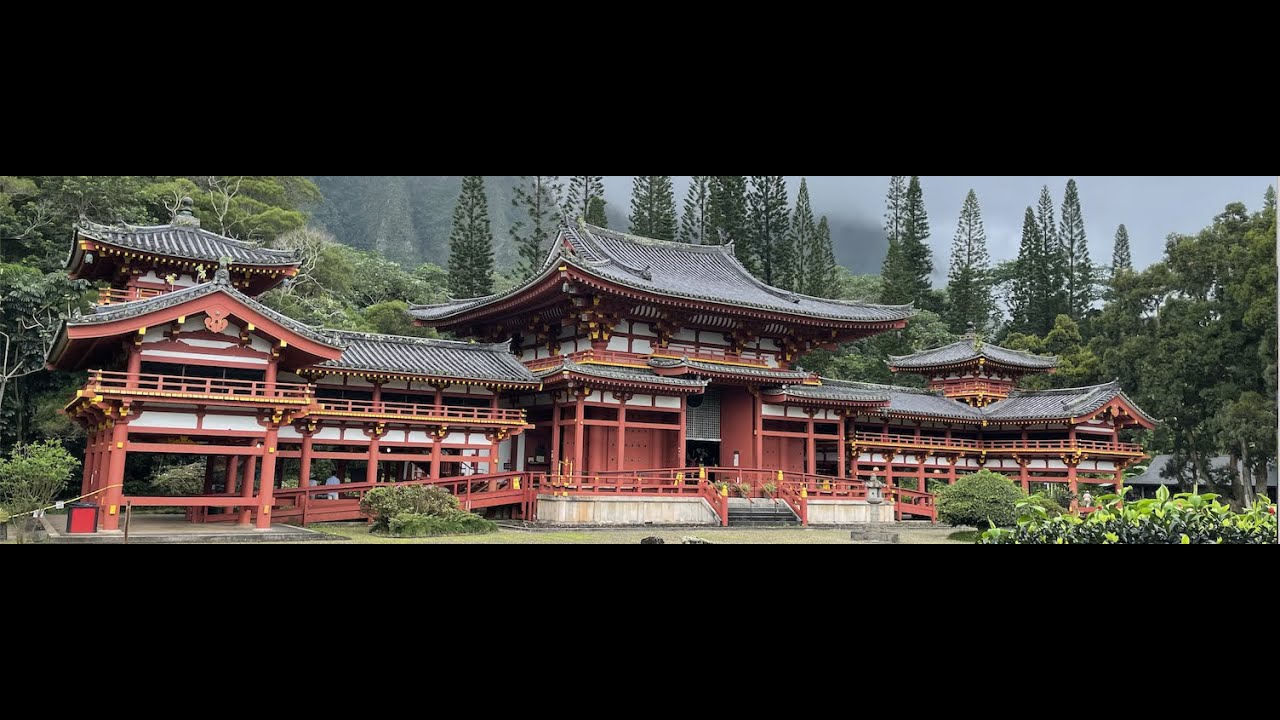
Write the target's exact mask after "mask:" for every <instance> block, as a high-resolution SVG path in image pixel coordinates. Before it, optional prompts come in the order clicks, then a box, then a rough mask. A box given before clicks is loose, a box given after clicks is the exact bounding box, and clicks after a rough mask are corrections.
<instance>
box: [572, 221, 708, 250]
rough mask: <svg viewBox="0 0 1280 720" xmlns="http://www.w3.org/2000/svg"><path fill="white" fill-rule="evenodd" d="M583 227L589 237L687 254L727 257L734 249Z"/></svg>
mask: <svg viewBox="0 0 1280 720" xmlns="http://www.w3.org/2000/svg"><path fill="white" fill-rule="evenodd" d="M583 227H584V228H586V229H587V234H589V235H596V234H602V235H612V236H613V237H615V238H617V239H619V240H626V241H628V242H634V243H638V244H640V245H652V246H655V247H664V246H665V247H674V248H677V249H680V250H685V251H687V252H700V253H705V254H708V255H710V254H719V255H725V254H726V252H725V248H732V247H733V244H732V243H730V244H728V245H718V244H713V243H707V244H705V245H697V244H694V243H687V242H680V241H679V240H663V239H661V238H651V237H645V236H643V235H635V234H632V233H625V232H622V231H621V230H612V229H610V228H603V227H600V226H599V225H592V224H590V223H583Z"/></svg>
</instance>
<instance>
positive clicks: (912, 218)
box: [884, 175, 933, 305]
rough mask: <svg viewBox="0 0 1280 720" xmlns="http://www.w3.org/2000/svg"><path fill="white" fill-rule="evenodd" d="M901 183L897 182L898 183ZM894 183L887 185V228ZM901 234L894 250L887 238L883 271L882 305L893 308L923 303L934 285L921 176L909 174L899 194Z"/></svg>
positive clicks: (890, 213)
mask: <svg viewBox="0 0 1280 720" xmlns="http://www.w3.org/2000/svg"><path fill="white" fill-rule="evenodd" d="M899 182H900V181H899ZM894 191H895V188H894V184H893V182H892V181H891V182H890V188H889V213H888V214H887V215H886V221H888V222H887V223H886V228H888V227H889V225H890V224H891V223H892V219H893V217H894V201H895V197H894ZM901 202H902V215H901V218H902V235H901V237H899V238H898V243H897V247H896V248H895V247H894V244H893V238H892V236H891V237H890V244H889V257H888V258H886V260H885V268H884V302H886V303H891V304H895V305H904V304H906V303H916V304H917V305H921V304H924V301H925V300H926V298H928V296H929V291H930V289H931V288H932V286H933V283H932V281H931V280H930V276H931V275H932V274H933V250H932V249H930V247H929V232H930V231H929V214H928V212H927V211H926V210H925V206H924V189H923V188H922V187H921V186H920V177H919V176H918V175H912V176H911V181H910V182H909V183H907V190H906V193H905V194H903V195H902V201H901Z"/></svg>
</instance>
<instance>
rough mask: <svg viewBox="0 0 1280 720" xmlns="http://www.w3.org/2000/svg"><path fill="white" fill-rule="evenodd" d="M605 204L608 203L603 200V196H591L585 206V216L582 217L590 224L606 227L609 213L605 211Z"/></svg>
mask: <svg viewBox="0 0 1280 720" xmlns="http://www.w3.org/2000/svg"><path fill="white" fill-rule="evenodd" d="M605 205H608V203H606V202H605V201H604V198H603V197H599V196H596V197H593V198H591V200H590V202H589V204H588V207H587V216H586V217H585V218H583V219H584V220H586V221H587V222H588V223H589V224H591V225H595V226H596V227H601V228H605V229H608V227H609V213H607V212H605V209H604V208H605Z"/></svg>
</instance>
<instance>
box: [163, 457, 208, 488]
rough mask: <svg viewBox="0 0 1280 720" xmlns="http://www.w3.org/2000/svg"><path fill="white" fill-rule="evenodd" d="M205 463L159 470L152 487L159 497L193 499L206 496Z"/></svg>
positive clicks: (170, 466) (171, 466)
mask: <svg viewBox="0 0 1280 720" xmlns="http://www.w3.org/2000/svg"><path fill="white" fill-rule="evenodd" d="M204 473H205V464H204V461H201V462H194V463H187V464H184V465H169V466H167V467H160V468H157V469H156V471H155V474H153V475H152V476H151V486H152V488H154V489H155V490H157V491H158V494H159V495H163V496H168V497H191V496H193V495H202V494H204Z"/></svg>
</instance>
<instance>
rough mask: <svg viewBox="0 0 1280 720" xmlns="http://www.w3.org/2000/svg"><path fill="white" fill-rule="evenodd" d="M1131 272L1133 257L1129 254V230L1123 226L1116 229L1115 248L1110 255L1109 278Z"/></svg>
mask: <svg viewBox="0 0 1280 720" xmlns="http://www.w3.org/2000/svg"><path fill="white" fill-rule="evenodd" d="M1132 271H1133V256H1132V255H1130V253H1129V230H1128V228H1126V227H1125V226H1124V225H1121V226H1120V227H1118V228H1116V247H1115V250H1114V251H1112V253H1111V276H1112V277H1115V276H1116V275H1118V274H1119V273H1121V272H1132Z"/></svg>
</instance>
